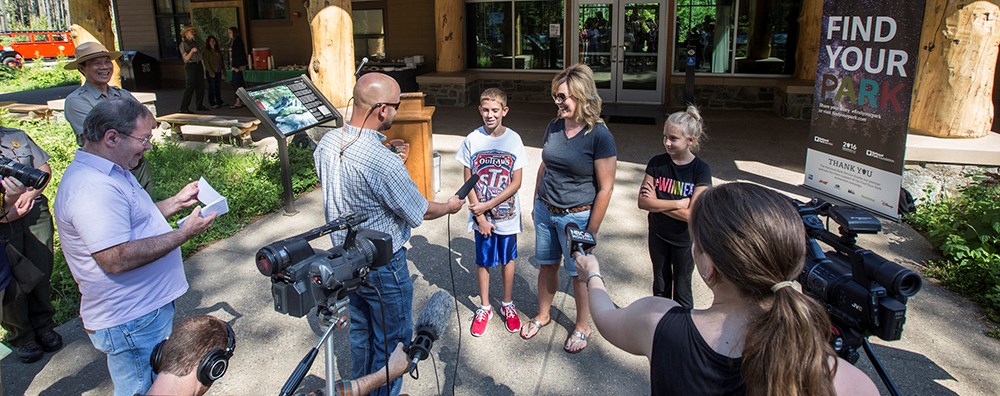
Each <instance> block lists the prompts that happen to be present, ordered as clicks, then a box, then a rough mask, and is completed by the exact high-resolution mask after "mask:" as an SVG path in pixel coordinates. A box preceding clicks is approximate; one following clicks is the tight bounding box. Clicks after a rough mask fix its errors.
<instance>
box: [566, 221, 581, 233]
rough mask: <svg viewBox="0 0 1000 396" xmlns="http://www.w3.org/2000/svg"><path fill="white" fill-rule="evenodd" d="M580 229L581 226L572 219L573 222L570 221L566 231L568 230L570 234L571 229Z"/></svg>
mask: <svg viewBox="0 0 1000 396" xmlns="http://www.w3.org/2000/svg"><path fill="white" fill-rule="evenodd" d="M579 229H580V226H579V225H577V224H576V223H575V222H572V221H571V222H569V223H567V224H566V229H565V230H564V231H566V234H569V230H579Z"/></svg>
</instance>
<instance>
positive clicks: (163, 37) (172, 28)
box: [156, 16, 190, 59]
mask: <svg viewBox="0 0 1000 396" xmlns="http://www.w3.org/2000/svg"><path fill="white" fill-rule="evenodd" d="M189 19H190V18H189V17H186V16H184V17H172V16H160V17H157V18H156V36H157V37H158V38H159V44H160V59H180V58H181V53H180V51H179V50H178V48H177V45H178V43H179V42H180V36H178V34H179V32H180V26H181V25H182V24H183V25H184V26H187V25H188V24H189V23H190V22H189Z"/></svg>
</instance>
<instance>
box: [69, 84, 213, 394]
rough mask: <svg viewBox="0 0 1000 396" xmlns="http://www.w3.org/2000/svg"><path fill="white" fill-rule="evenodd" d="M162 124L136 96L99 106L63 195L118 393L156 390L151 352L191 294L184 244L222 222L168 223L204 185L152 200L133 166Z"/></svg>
mask: <svg viewBox="0 0 1000 396" xmlns="http://www.w3.org/2000/svg"><path fill="white" fill-rule="evenodd" d="M154 127H156V121H155V119H154V117H153V115H152V113H150V112H149V110H148V109H146V107H145V106H143V105H142V104H140V103H139V102H137V101H135V100H133V99H115V100H108V101H105V102H101V103H99V104H98V105H97V106H95V107H94V109H93V110H91V112H90V114H89V115H88V116H87V118H86V120H85V121H84V132H83V138H84V144H83V148H81V149H79V150H77V152H76V157H75V158H74V159H73V162H72V163H70V165H69V167H68V168H67V169H66V172H65V173H64V174H63V178H62V181H61V182H60V185H59V191H58V192H57V194H56V201H55V214H56V216H55V217H56V224H58V226H59V235H60V240H61V243H62V249H63V254H64V255H65V256H66V262H67V264H69V268H70V271H71V272H72V273H73V278H74V279H76V282H77V284H78V285H79V287H80V294H82V298H81V301H80V316H81V318H82V319H83V326H84V328H85V329H86V331H87V333H88V335H89V336H90V340H91V342H92V343H93V344H94V347H96V348H97V349H98V350H100V351H101V352H104V353H105V354H106V355H108V370H109V371H110V372H111V378H112V380H113V382H114V385H115V395H134V394H136V393H144V392H145V391H146V390H147V389H148V388H149V386H150V385H151V384H152V369H151V367H150V365H149V355H150V352H152V350H153V347H154V346H155V345H156V344H157V343H159V342H160V341H162V340H163V339H165V338H166V337H167V336H169V335H170V331H171V328H172V326H173V314H174V300H175V299H177V298H178V297H180V296H181V295H182V294H184V292H186V291H187V289H188V284H187V279H185V277H184V266H183V263H182V262H181V249H180V245H181V244H182V243H184V242H185V241H187V240H188V239H191V238H192V237H194V236H196V235H198V234H201V233H202V232H204V231H205V230H206V229H208V227H209V226H211V224H212V221H213V220H215V214H212V215H210V216H207V217H205V218H202V217H201V216H200V215H199V214H200V213H201V209H200V207H195V208H194V210H193V211H192V212H191V213H192V215H193V216H191V217H190V218H189V219H188V220H187V221H185V222H184V225H183V226H182V227H180V228H179V229H176V230H175V229H173V227H171V226H170V224H168V223H167V219H166V218H167V217H169V216H172V215H173V214H175V213H177V212H179V211H181V210H182V209H184V208H186V207H189V206H192V205H194V204H195V203H196V202H197V201H198V199H197V196H198V184H197V182H192V183H190V184H188V185H187V186H184V188H182V189H181V191H180V192H178V193H177V195H174V196H173V197H170V198H167V199H165V200H163V201H160V202H156V203H154V202H153V200H152V198H150V196H149V194H148V193H146V191H145V190H143V189H142V187H140V186H139V182H138V181H137V180H136V178H135V176H133V175H132V174H131V173H129V171H128V170H129V169H131V168H133V167H135V165H136V163H137V162H138V161H139V160H140V159H141V158H142V155H143V153H144V152H145V151H146V150H149V149H150V148H152V143H151V142H150V140H151V139H152V136H153V133H152V130H153V128H154Z"/></svg>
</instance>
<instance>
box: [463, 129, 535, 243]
mask: <svg viewBox="0 0 1000 396" xmlns="http://www.w3.org/2000/svg"><path fill="white" fill-rule="evenodd" d="M455 159H457V160H458V162H461V163H462V165H464V166H465V167H467V168H469V169H471V170H472V174H473V175H478V176H479V182H478V183H477V184H476V187H475V192H476V194H477V195H476V196H477V197H479V201H480V202H486V201H489V200H491V199H493V198H494V197H496V196H498V195H500V193H501V192H503V190H504V189H505V188H507V186H508V185H510V182H511V180H512V179H513V177H514V171H515V170H518V169H521V168H523V167H524V143H523V142H521V136H520V135H518V134H517V132H514V130H513V129H510V128H507V130H506V132H504V134H503V135H500V136H498V137H493V136H490V135H489V133H487V132H486V130H485V129H483V128H482V127H479V128H477V129H476V130H475V131H472V133H470V134H469V136H467V137H466V138H465V141H464V142H462V146H461V147H459V148H458V153H456V154H455ZM486 218H487V219H489V220H490V222H492V223H493V225H495V226H496V230H495V231H494V232H496V233H497V234H500V235H511V234H517V233H519V232H521V208H520V204H519V203H518V199H517V193H515V194H514V195H511V196H510V197H509V198H507V199H506V200H504V201H503V202H501V203H500V204H498V205H497V206H494V207H493V209H491V210H490V211H489V212H487V213H486ZM474 229H477V226H476V220H475V219H474V218H473V216H472V211H469V230H470V231H472V230H474Z"/></svg>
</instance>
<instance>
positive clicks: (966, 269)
mask: <svg viewBox="0 0 1000 396" xmlns="http://www.w3.org/2000/svg"><path fill="white" fill-rule="evenodd" d="M972 178H973V182H972V183H970V184H969V185H968V186H966V187H964V188H963V189H962V190H961V191H960V192H959V193H958V194H956V196H954V197H946V198H943V199H942V200H941V201H939V202H935V203H931V204H925V205H920V206H918V207H917V211H916V212H915V213H913V214H912V215H909V216H907V217H906V219H905V220H906V221H907V222H909V223H910V224H912V225H913V226H914V227H915V228H917V229H918V230H921V231H923V232H925V233H926V234H927V238H928V240H929V241H930V242H931V244H932V245H934V247H935V248H937V249H939V250H940V251H941V254H942V255H943V256H944V259H942V260H938V261H933V262H931V263H928V266H927V269H926V273H927V274H928V275H930V276H932V277H935V278H938V279H940V280H941V282H942V283H943V284H944V285H945V286H947V287H948V288H950V289H952V290H955V291H957V292H959V293H961V294H963V295H965V296H967V297H969V298H970V299H972V300H973V301H975V302H977V303H979V304H980V305H982V306H983V308H985V310H986V315H987V317H988V318H989V319H990V320H992V321H993V322H994V326H993V329H992V330H991V331H989V332H988V335H989V336H991V337H994V338H1000V327H997V325H996V323H1000V174H997V173H981V174H976V175H972Z"/></svg>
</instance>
